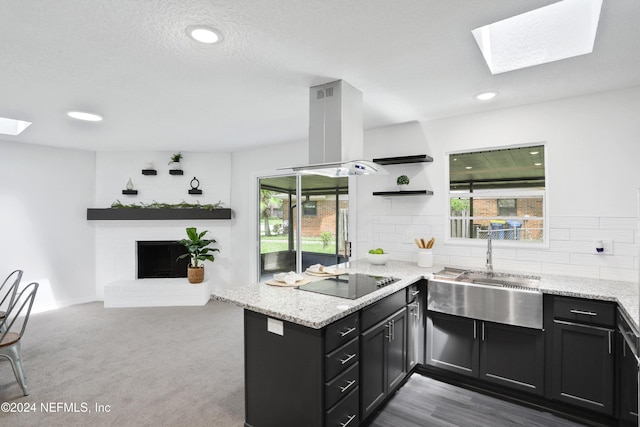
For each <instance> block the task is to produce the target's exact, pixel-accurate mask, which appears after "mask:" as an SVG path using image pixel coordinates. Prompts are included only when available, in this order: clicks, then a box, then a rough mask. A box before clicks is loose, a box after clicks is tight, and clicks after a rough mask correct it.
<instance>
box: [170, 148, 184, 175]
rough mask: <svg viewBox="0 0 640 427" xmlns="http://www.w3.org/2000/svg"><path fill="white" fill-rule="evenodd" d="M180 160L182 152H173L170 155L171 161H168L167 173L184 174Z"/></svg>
mask: <svg viewBox="0 0 640 427" xmlns="http://www.w3.org/2000/svg"><path fill="white" fill-rule="evenodd" d="M180 160H182V153H175V154H173V155H172V156H171V161H170V162H169V175H183V174H184V172H183V171H182V165H181V164H180Z"/></svg>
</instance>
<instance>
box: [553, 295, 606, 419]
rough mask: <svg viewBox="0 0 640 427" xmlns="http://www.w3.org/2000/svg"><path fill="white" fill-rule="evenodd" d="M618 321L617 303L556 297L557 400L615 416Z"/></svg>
mask: <svg viewBox="0 0 640 427" xmlns="http://www.w3.org/2000/svg"><path fill="white" fill-rule="evenodd" d="M614 323H615V305H614V304H608V303H604V302H597V301H591V300H583V299H579V298H567V297H555V298H553V327H552V331H551V332H552V334H553V337H552V342H553V345H552V352H551V366H550V368H551V397H552V398H553V399H555V400H558V401H561V402H565V403H569V404H572V405H575V406H579V407H581V408H586V409H590V410H593V411H596V412H599V413H602V414H606V415H613V409H614V389H613V386H614V373H615V372H614V360H615V359H614V348H615V345H614V342H613V339H614V332H615V331H614V329H613V326H614Z"/></svg>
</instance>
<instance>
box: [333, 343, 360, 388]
mask: <svg viewBox="0 0 640 427" xmlns="http://www.w3.org/2000/svg"><path fill="white" fill-rule="evenodd" d="M358 360H360V341H359V340H358V339H357V338H354V339H353V340H352V341H350V342H348V343H347V344H345V345H343V346H342V347H340V348H338V349H337V350H334V351H333V352H331V353H329V354H327V355H326V356H325V359H324V379H325V381H329V380H330V379H331V378H333V377H335V376H336V375H338V374H339V373H340V372H342V371H343V370H344V369H346V368H348V367H349V366H351V365H353V364H355V363H356V362H357V361H358Z"/></svg>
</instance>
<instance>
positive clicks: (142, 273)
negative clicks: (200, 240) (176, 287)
mask: <svg viewBox="0 0 640 427" xmlns="http://www.w3.org/2000/svg"><path fill="white" fill-rule="evenodd" d="M137 243H138V279H156V278H169V277H187V266H188V265H189V258H184V259H181V260H179V261H176V258H178V257H179V256H180V255H182V254H186V253H187V248H185V247H184V246H183V245H181V244H180V243H178V242H175V241H171V240H151V241H138V242H137Z"/></svg>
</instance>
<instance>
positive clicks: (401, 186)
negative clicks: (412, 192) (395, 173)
mask: <svg viewBox="0 0 640 427" xmlns="http://www.w3.org/2000/svg"><path fill="white" fill-rule="evenodd" d="M396 184H398V190H400V191H405V190H406V189H407V186H408V185H409V177H408V176H407V175H400V176H399V177H398V179H396Z"/></svg>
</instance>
